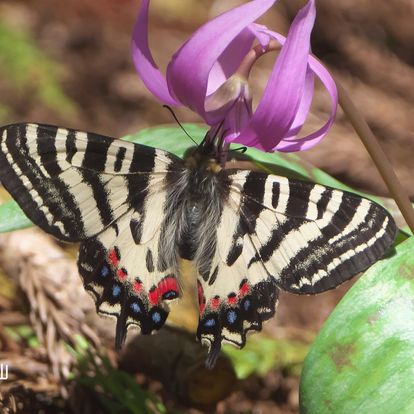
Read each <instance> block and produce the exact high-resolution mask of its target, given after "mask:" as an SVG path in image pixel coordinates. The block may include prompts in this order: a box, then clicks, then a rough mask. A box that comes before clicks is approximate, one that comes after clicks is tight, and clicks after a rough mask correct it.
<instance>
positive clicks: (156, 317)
mask: <svg viewBox="0 0 414 414" xmlns="http://www.w3.org/2000/svg"><path fill="white" fill-rule="evenodd" d="M152 320H153V321H154V322H155V323H160V322H161V315H160V313H159V312H154V313H153V314H152Z"/></svg>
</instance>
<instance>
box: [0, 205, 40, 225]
mask: <svg viewBox="0 0 414 414" xmlns="http://www.w3.org/2000/svg"><path fill="white" fill-rule="evenodd" d="M31 226H33V223H32V222H31V221H30V220H29V219H28V218H27V217H26V216H25V214H24V213H23V211H22V210H21V209H20V207H19V206H18V205H17V203H16V202H15V201H14V200H12V201H8V202H7V203H4V204H2V205H0V233H5V232H7V231H13V230H19V229H25V228H27V227H31Z"/></svg>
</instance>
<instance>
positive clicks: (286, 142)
mask: <svg viewBox="0 0 414 414" xmlns="http://www.w3.org/2000/svg"><path fill="white" fill-rule="evenodd" d="M256 26H257V25H256ZM264 30H265V32H266V33H267V34H268V35H270V36H271V37H272V38H274V39H275V40H277V41H278V42H279V43H280V44H282V45H283V44H284V43H285V42H286V37H284V36H282V35H281V34H279V33H276V32H273V31H270V30H267V29H264ZM308 65H309V66H308V69H310V70H311V71H312V73H313V74H314V75H316V76H317V77H318V78H319V79H320V81H321V82H322V84H323V85H324V86H325V88H326V90H327V92H328V94H329V97H330V100H331V113H330V115H329V118H328V120H327V121H326V123H325V124H324V125H323V126H322V127H321V128H320V129H318V130H317V131H315V132H313V133H312V134H309V135H307V136H305V137H302V138H296V135H297V134H298V133H299V130H300V128H301V126H302V125H303V123H304V121H305V119H306V116H307V113H308V112H309V109H308V110H307V111H306V109H305V108H306V106H305V102H306V100H307V99H309V101H308V104H309V107H310V104H311V100H312V99H311V98H312V95H313V91H312V92H311V91H310V86H306V84H307V83H308V82H309V80H307V81H306V80H305V91H304V95H305V96H307V97H305V96H304V97H303V98H302V102H301V105H300V107H299V110H298V114H297V118H296V119H295V121H294V122H293V124H292V126H291V128H290V130H289V132H288V133H287V134H286V137H284V138H283V139H282V140H281V141H280V142H279V143H278V144H277V145H276V146H275V147H274V148H273V149H274V150H277V151H281V152H294V151H303V150H307V149H309V148H312V147H313V146H314V145H316V144H317V143H318V142H320V141H321V140H322V138H323V137H324V136H325V135H326V134H327V132H328V131H329V129H330V128H331V126H332V124H333V122H334V120H335V116H336V111H337V108H338V91H337V89H336V84H335V81H334V80H333V78H332V76H331V75H330V73H329V72H328V71H327V70H326V68H325V67H324V66H323V65H322V64H321V63H320V62H319V61H318V60H317V59H316V58H315V57H313V56H312V55H310V56H309V59H308ZM307 76H308V75H307ZM312 89H313V86H312ZM301 107H302V111H303V112H302V113H301ZM305 112H306V114H305Z"/></svg>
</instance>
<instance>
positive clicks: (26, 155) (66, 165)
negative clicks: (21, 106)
mask: <svg viewBox="0 0 414 414" xmlns="http://www.w3.org/2000/svg"><path fill="white" fill-rule="evenodd" d="M0 148H1V151H0V177H1V180H2V183H3V185H4V186H5V187H6V189H7V190H8V191H9V192H10V193H11V195H12V196H13V198H14V199H15V200H16V201H17V202H18V203H19V205H20V207H21V208H22V209H23V211H24V212H25V213H26V215H27V216H28V217H29V218H30V219H31V220H32V221H33V222H34V223H35V224H37V225H38V226H39V227H41V228H42V229H43V230H45V231H47V232H48V233H51V234H52V235H54V236H55V237H57V238H59V239H61V240H67V241H79V240H83V239H86V238H88V237H91V236H93V235H96V234H98V233H99V232H100V231H102V230H103V229H104V228H105V227H107V226H108V225H109V224H111V223H113V222H114V221H116V220H117V218H118V217H120V216H121V215H122V214H124V213H125V212H126V211H127V210H128V209H129V208H131V196H134V197H136V196H138V195H141V198H145V194H146V191H147V187H148V182H149V180H150V176H151V175H154V174H164V173H165V172H166V170H167V169H168V168H169V167H170V166H171V164H174V163H180V162H181V161H180V160H179V159H178V158H176V157H174V156H173V155H172V154H168V153H165V152H163V151H160V150H156V149H154V148H151V147H146V146H143V145H136V144H132V143H129V142H124V141H120V140H115V139H112V138H109V137H104V136H100V135H97V134H92V133H86V132H81V131H75V130H71V129H64V128H58V127H54V126H49V125H37V124H17V125H10V126H6V127H3V128H1V129H0ZM155 160H156V162H155Z"/></svg>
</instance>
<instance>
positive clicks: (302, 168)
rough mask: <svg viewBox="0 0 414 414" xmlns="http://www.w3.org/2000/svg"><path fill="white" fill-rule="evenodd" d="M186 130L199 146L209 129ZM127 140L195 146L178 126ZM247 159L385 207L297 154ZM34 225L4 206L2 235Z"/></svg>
mask: <svg viewBox="0 0 414 414" xmlns="http://www.w3.org/2000/svg"><path fill="white" fill-rule="evenodd" d="M184 127H185V129H186V130H187V132H188V133H189V134H190V136H191V137H192V138H193V139H194V140H195V141H196V142H201V140H202V139H203V137H204V135H205V133H206V132H207V129H206V127H204V126H201V125H196V124H184ZM124 139H125V140H127V141H131V142H135V143H140V144H144V145H149V146H153V147H156V148H160V149H163V150H166V151H169V152H172V153H173V154H175V155H177V156H179V157H183V156H184V154H185V152H186V151H187V150H188V149H189V148H191V147H192V146H194V144H193V143H192V142H191V140H190V139H189V138H188V137H187V136H186V135H185V133H184V132H183V131H182V130H181V129H180V128H179V127H178V126H157V127H152V128H146V129H143V130H141V131H139V132H138V133H136V134H133V135H128V136H126V137H124ZM231 148H233V149H234V148H240V145H238V144H236V145H232V147H231ZM244 156H245V157H247V158H249V159H250V160H252V161H253V162H254V163H255V164H257V165H258V166H260V167H261V168H262V169H263V170H264V171H267V172H269V173H273V174H279V175H285V176H287V177H290V178H299V179H302V180H308V181H313V182H316V183H318V184H322V185H327V186H331V187H335V188H339V189H341V190H347V191H352V192H354V193H357V194H360V195H363V196H365V197H367V198H370V199H371V200H374V201H376V202H377V203H379V204H382V202H381V199H380V198H379V197H375V196H372V195H370V194H364V193H361V192H358V191H355V190H353V189H352V188H350V187H348V186H346V185H345V184H343V183H341V182H340V181H338V180H336V179H335V178H333V177H331V176H330V175H329V174H326V173H325V172H323V171H322V170H319V169H318V168H315V167H313V166H311V165H310V164H309V163H307V162H305V161H303V160H302V159H301V158H300V157H299V155H297V154H282V153H265V152H262V151H259V150H256V149H254V148H249V149H248V150H247V151H246V153H245V154H244ZM30 225H31V222H30V221H29V220H28V219H27V218H26V217H25V216H24V213H23V212H22V211H21V210H20V208H19V207H18V206H17V204H16V203H15V202H13V201H11V202H7V203H5V204H3V205H1V206H0V232H6V231H12V230H17V229H22V228H26V227H29V226H30Z"/></svg>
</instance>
